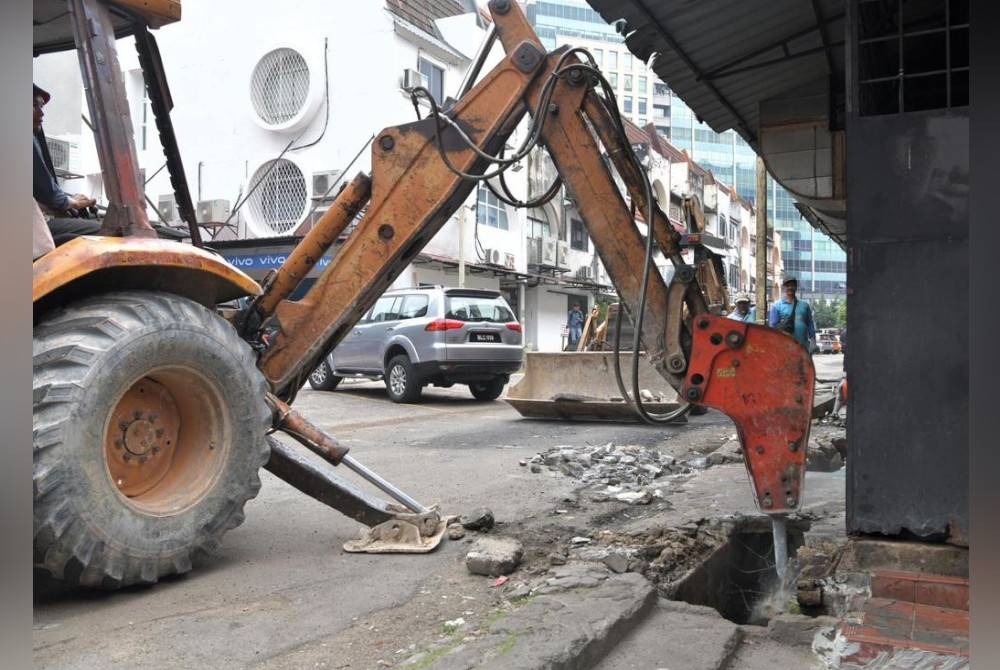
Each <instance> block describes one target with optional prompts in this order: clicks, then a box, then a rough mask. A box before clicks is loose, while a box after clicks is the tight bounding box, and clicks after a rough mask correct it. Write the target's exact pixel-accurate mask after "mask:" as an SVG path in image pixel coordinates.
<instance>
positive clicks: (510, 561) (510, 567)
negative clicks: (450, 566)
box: [465, 537, 524, 577]
mask: <svg viewBox="0 0 1000 670" xmlns="http://www.w3.org/2000/svg"><path fill="white" fill-rule="evenodd" d="M523 555H524V547H523V546H522V545H521V543H520V542H518V541H517V540H514V539H512V538H499V537H482V538H480V539H478V540H476V543H475V544H473V545H472V549H470V550H469V553H468V554H467V555H466V557H465V566H466V567H467V568H468V570H469V572H471V573H472V574H474V575H485V576H488V577H499V576H500V575H507V574H510V573H511V572H513V571H514V570H515V569H516V568H517V566H518V565H519V564H520V563H521V557H522V556H523Z"/></svg>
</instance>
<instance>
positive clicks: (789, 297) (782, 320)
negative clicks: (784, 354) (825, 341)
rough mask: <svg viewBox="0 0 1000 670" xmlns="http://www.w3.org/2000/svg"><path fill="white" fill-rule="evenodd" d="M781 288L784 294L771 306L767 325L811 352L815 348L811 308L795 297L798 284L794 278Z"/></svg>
mask: <svg viewBox="0 0 1000 670" xmlns="http://www.w3.org/2000/svg"><path fill="white" fill-rule="evenodd" d="M781 288H782V290H783V292H784V294H783V295H782V296H781V300H779V301H777V302H776V303H774V304H773V305H772V306H771V312H770V314H769V315H768V324H769V325H770V326H771V328H776V329H778V330H781V331H784V332H786V333H788V334H789V335H791V336H792V337H794V338H795V339H796V340H798V342H799V344H801V345H802V346H803V347H805V350H806V351H809V352H812V350H813V349H815V347H816V324H815V322H814V321H813V312H812V307H811V306H810V305H809V303H808V302H807V301H805V300H799V299H798V298H797V297H796V295H795V294H796V291H798V288H799V282H798V280H796V279H795V278H794V277H792V278H789V279H786V280H785V281H784V282H782V284H781Z"/></svg>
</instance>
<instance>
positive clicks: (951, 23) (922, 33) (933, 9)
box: [853, 0, 969, 116]
mask: <svg viewBox="0 0 1000 670" xmlns="http://www.w3.org/2000/svg"><path fill="white" fill-rule="evenodd" d="M857 17H858V18H857V29H856V31H855V34H854V35H853V39H855V40H856V44H857V54H858V58H857V77H856V81H857V82H858V83H857V87H856V89H855V92H856V95H857V100H858V107H859V111H860V114H861V115H862V116H868V115H875V114H899V113H904V112H913V111H917V110H926V109H946V108H951V107H963V106H966V105H968V104H969V3H968V0H944V1H943V2H922V3H921V2H902V1H901V0H893V1H891V2H877V3H876V2H861V3H858V14H857Z"/></svg>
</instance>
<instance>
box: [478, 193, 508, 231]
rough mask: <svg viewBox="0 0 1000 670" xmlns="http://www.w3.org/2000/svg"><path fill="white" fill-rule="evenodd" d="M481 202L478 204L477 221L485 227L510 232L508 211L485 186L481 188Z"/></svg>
mask: <svg viewBox="0 0 1000 670" xmlns="http://www.w3.org/2000/svg"><path fill="white" fill-rule="evenodd" d="M478 197H479V202H478V203H477V207H476V211H477V215H476V221H477V222H478V223H480V224H481V225H484V226H490V227H492V228H499V229H500V230H508V229H509V226H508V224H507V210H506V209H505V208H504V206H503V203H502V202H500V201H499V200H497V197H496V196H495V195H493V194H492V193H490V191H489V189H488V188H486V187H485V186H480V187H479V196H478Z"/></svg>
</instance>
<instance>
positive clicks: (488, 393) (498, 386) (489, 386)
mask: <svg viewBox="0 0 1000 670" xmlns="http://www.w3.org/2000/svg"><path fill="white" fill-rule="evenodd" d="M506 383H507V382H506V381H505V380H504V379H503V378H502V377H496V378H494V379H491V380H490V381H488V382H485V383H482V384H469V390H470V391H472V397H473V398H475V399H476V400H481V401H488V400H496V399H497V398H499V397H500V394H501V393H503V387H504V386H505V385H506Z"/></svg>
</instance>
